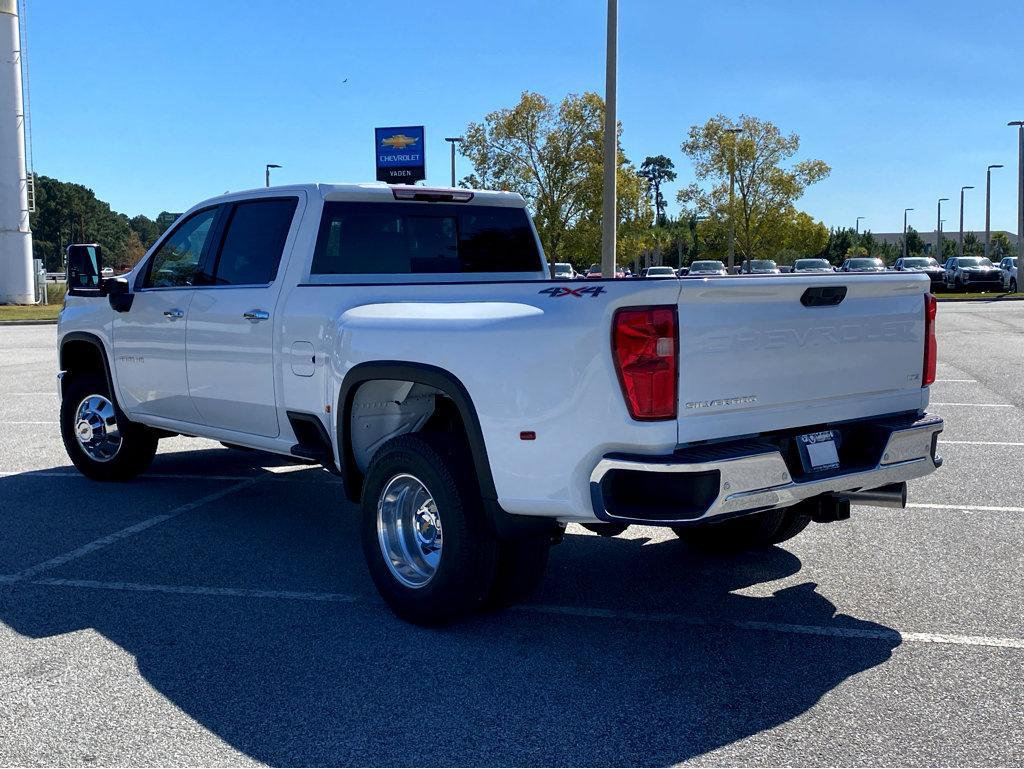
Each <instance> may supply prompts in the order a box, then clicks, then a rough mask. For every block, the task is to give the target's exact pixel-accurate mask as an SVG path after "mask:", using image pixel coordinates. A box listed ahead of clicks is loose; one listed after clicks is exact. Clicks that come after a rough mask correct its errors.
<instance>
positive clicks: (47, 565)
mask: <svg viewBox="0 0 1024 769" xmlns="http://www.w3.org/2000/svg"><path fill="white" fill-rule="evenodd" d="M260 477H262V476H257V477H255V478H249V479H247V480H245V481H242V482H241V483H236V484H234V485H233V486H228V487H227V488H226V489H221V490H220V491H215V492H213V493H212V494H207V495H206V496H205V497H200V498H199V499H197V500H195V501H194V502H188V503H186V504H184V505H180V506H178V507H176V508H174V509H173V510H171V511H170V512H168V513H164V514H163V515H154V516H153V517H152V518H147V519H146V520H144V521H139V522H138V523H135V524H132V525H131V526H127V527H125V528H123V529H121V530H120V531H115V532H114V533H113V534H108V535H107V536H105V537H100V538H99V539H94V540H93V541H92V542H87V543H86V544H84V545H82V546H81V547H79V548H76V549H74V550H71V551H70V552H67V553H62V554H61V555H58V556H55V557H54V558H50V559H49V560H47V561H43V562H42V563H37V564H36V565H35V566H29V567H28V568H27V569H22V570H21V571H19V572H17V573H15V574H6V575H2V576H0V583H4V582H6V583H11V582H20V581H22V580H25V579H29V578H30V577H34V576H35V575H37V574H40V573H42V572H44V571H49V570H50V569H55V568H57V567H58V566H62V565H64V564H65V563H67V562H68V561H74V560H75V559H77V558H82V557H83V556H86V555H89V553H93V552H95V551H96V550H100V549H101V548H104V547H106V546H107V545H112V544H114V543H115V542H117V541H119V540H122V539H125V538H126V537H131V536H133V535H135V534H138V533H139V532H142V531H145V530H146V529H149V528H152V527H153V526H156V525H157V524H160V523H164V522H165V521H169V520H171V519H172V518H176V517H177V516H179V515H181V514H182V513H187V512H189V511H190V510H195V509H196V508H197V507H202V506H203V505H205V504H208V503H210V502H215V501H216V500H218V499H220V498H221V497H226V496H227V495H228V494H233V493H234V492H236V491H241V490H242V489H244V488H245V487H246V486H251V485H252V484H254V483H256V481H258V480H260Z"/></svg>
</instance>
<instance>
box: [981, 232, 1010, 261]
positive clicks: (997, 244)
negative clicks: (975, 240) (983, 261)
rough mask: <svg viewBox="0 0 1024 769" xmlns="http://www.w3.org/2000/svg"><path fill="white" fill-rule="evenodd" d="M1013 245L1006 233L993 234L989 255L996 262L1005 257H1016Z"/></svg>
mask: <svg viewBox="0 0 1024 769" xmlns="http://www.w3.org/2000/svg"><path fill="white" fill-rule="evenodd" d="M1015 253H1016V252H1015V251H1014V248H1013V244H1012V243H1010V236H1009V235H1007V234H1006V233H1005V232H993V233H992V237H991V239H990V240H989V247H988V255H989V257H990V258H991V259H992V261H994V262H998V261H999V260H1000V259H1002V258H1003V257H1005V256H1014V255H1015Z"/></svg>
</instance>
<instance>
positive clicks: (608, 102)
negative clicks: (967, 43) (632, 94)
mask: <svg viewBox="0 0 1024 769" xmlns="http://www.w3.org/2000/svg"><path fill="white" fill-rule="evenodd" d="M618 21H619V4H618V0H608V43H607V47H606V53H605V78H604V191H603V195H604V199H603V201H602V203H603V205H602V208H601V275H602V277H605V278H614V277H615V238H616V224H617V222H616V219H617V214H616V210H615V194H616V193H615V174H616V171H617V170H618V165H619V163H618V160H619V158H618V137H617V136H616V134H617V133H618V130H617V129H618V119H617V118H616V111H615V110H616V100H615V86H616V75H617V55H618V51H617V49H618V35H619V30H618Z"/></svg>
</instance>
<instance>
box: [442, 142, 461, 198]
mask: <svg viewBox="0 0 1024 769" xmlns="http://www.w3.org/2000/svg"><path fill="white" fill-rule="evenodd" d="M444 140H445V141H446V142H450V143H451V145H452V187H454V186H455V145H456V144H458V143H459V142H461V141H462V137H461V136H446V137H444Z"/></svg>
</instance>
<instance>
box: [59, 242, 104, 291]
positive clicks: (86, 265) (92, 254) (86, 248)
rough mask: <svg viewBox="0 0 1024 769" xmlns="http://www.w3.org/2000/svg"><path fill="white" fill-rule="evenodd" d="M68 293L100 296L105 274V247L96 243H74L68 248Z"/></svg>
mask: <svg viewBox="0 0 1024 769" xmlns="http://www.w3.org/2000/svg"><path fill="white" fill-rule="evenodd" d="M67 257H68V293H69V294H71V295H73V296H74V295H85V296H98V295H99V293H100V285H101V281H102V274H103V249H102V248H101V247H100V246H99V245H98V244H96V243H72V244H71V245H70V246H68V249H67Z"/></svg>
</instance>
